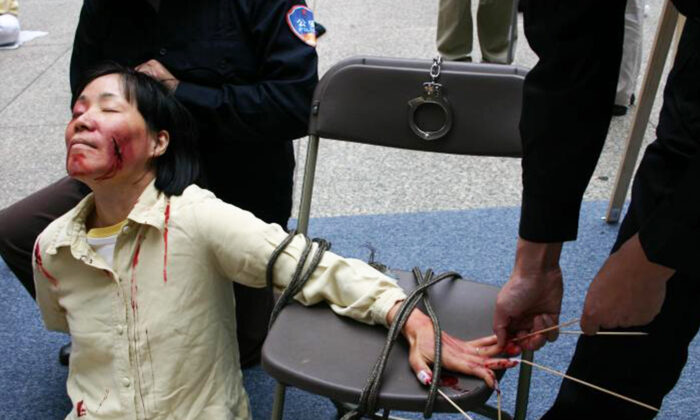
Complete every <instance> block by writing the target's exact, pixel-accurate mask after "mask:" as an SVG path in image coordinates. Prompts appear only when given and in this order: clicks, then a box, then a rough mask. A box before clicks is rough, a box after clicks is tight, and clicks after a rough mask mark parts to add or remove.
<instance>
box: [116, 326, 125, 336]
mask: <svg viewBox="0 0 700 420" xmlns="http://www.w3.org/2000/svg"><path fill="white" fill-rule="evenodd" d="M117 334H119V335H122V334H124V327H123V326H121V325H117Z"/></svg>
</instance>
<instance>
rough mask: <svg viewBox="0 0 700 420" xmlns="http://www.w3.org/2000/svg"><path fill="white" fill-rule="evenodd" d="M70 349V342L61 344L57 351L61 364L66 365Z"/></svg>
mask: <svg viewBox="0 0 700 420" xmlns="http://www.w3.org/2000/svg"><path fill="white" fill-rule="evenodd" d="M70 350H71V343H68V344H66V345H65V346H61V349H60V350H59V351H58V361H59V362H60V363H61V364H62V365H63V366H68V362H69V361H70Z"/></svg>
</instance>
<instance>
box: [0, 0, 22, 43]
mask: <svg viewBox="0 0 700 420" xmlns="http://www.w3.org/2000/svg"><path fill="white" fill-rule="evenodd" d="M18 15H19V4H18V3H17V0H0V46H5V45H14V44H16V43H17V42H18V41H19V19H17V16H18Z"/></svg>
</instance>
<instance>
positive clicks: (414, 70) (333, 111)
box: [309, 57, 526, 157]
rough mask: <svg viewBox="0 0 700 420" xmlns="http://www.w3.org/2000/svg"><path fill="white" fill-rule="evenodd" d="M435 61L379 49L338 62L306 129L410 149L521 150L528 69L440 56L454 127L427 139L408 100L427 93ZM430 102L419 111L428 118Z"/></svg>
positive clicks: (507, 152)
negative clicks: (381, 53)
mask: <svg viewBox="0 0 700 420" xmlns="http://www.w3.org/2000/svg"><path fill="white" fill-rule="evenodd" d="M432 64H433V63H432V61H430V60H408V59H399V58H381V57H354V58H349V59H346V60H343V61H341V62H339V63H338V64H336V65H335V66H333V67H332V68H331V69H330V70H328V72H327V73H326V74H325V75H324V76H323V78H322V79H321V81H320V82H319V84H318V86H317V88H316V91H315V93H314V99H313V105H312V112H311V120H310V124H309V132H310V133H311V134H312V135H316V136H319V137H322V138H329V139H338V140H346V141H352V142H359V143H366V144H375V145H381V146H390V147H398V148H405V149H412V150H425V151H433V152H444V153H455V154H465V155H487V156H511V157H518V156H520V155H521V144H520V135H519V131H518V123H519V120H520V108H521V102H522V85H523V80H524V77H525V74H526V71H525V70H524V69H522V68H519V67H514V66H503V65H488V64H472V63H460V62H443V63H442V65H441V71H440V76H439V79H438V82H439V83H440V84H441V85H442V86H443V96H444V97H446V98H447V101H448V102H449V108H451V113H452V127H451V129H450V130H449V131H448V132H447V133H446V134H445V135H444V137H442V138H440V139H437V140H424V139H423V138H420V137H419V136H418V135H417V134H415V133H414V131H413V130H412V129H411V127H410V119H411V113H410V109H409V101H411V100H412V99H414V98H417V97H420V96H422V94H423V93H424V90H423V83H425V82H429V81H430V80H431V78H430V71H431V65H432ZM430 108H431V107H427V108H426V109H427V111H426V112H425V113H424V114H425V115H424V116H421V115H419V114H420V113H419V114H416V117H417V118H418V119H420V118H425V119H426V121H425V123H426V125H431V123H432V122H431V121H430V119H431V117H435V115H431V112H430ZM433 108H434V107H433ZM434 109H435V108H434ZM433 114H434V113H433ZM432 124H433V125H434V123H432Z"/></svg>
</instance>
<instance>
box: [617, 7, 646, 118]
mask: <svg viewBox="0 0 700 420" xmlns="http://www.w3.org/2000/svg"><path fill="white" fill-rule="evenodd" d="M643 25H644V1H643V0H627V6H626V7H625V35H624V43H623V44H622V62H621V63H620V78H619V79H618V81H617V93H616V94H615V105H613V116H621V115H625V114H627V108H629V107H630V106H631V105H634V99H635V95H634V92H635V91H636V89H637V79H638V78H639V70H640V69H641V67H642V37H643V34H644V31H643V28H642V27H643Z"/></svg>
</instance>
